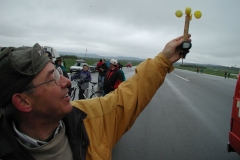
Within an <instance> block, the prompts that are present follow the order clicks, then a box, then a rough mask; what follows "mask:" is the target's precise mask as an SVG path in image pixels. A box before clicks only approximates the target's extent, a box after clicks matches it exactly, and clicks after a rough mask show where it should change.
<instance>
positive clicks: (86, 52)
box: [85, 47, 87, 60]
mask: <svg viewBox="0 0 240 160" xmlns="http://www.w3.org/2000/svg"><path fill="white" fill-rule="evenodd" d="M86 57H87V47H86V53H85V60H86Z"/></svg>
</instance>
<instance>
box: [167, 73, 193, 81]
mask: <svg viewBox="0 0 240 160" xmlns="http://www.w3.org/2000/svg"><path fill="white" fill-rule="evenodd" d="M171 74H173V75H175V76H177V77H179V78H181V79H183V80H184V81H189V80H188V79H185V78H183V77H181V76H179V75H177V74H175V73H171Z"/></svg>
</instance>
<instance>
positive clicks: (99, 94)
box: [90, 91, 103, 98]
mask: <svg viewBox="0 0 240 160" xmlns="http://www.w3.org/2000/svg"><path fill="white" fill-rule="evenodd" d="M102 94H103V93H102V91H96V92H93V91H92V94H91V96H90V98H94V97H101V96H102Z"/></svg>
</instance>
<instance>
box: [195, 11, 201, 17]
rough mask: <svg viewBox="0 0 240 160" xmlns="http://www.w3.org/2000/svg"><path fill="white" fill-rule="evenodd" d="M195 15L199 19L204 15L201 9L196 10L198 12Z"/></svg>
mask: <svg viewBox="0 0 240 160" xmlns="http://www.w3.org/2000/svg"><path fill="white" fill-rule="evenodd" d="M194 17H195V18H197V19H199V18H201V17H202V13H201V12H200V11H196V12H195V13H194Z"/></svg>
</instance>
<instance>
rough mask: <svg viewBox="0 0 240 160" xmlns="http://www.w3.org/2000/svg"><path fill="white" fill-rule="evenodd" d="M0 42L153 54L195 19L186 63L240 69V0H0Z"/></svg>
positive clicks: (102, 52) (79, 50)
mask: <svg viewBox="0 0 240 160" xmlns="http://www.w3.org/2000/svg"><path fill="white" fill-rule="evenodd" d="M0 2H1V3H0V4H1V5H0V17H1V20H0V46H15V47H18V46H22V45H25V46H33V45H34V44H35V43H39V44H40V45H42V46H52V47H54V48H55V49H56V50H57V51H62V52H65V51H67V52H75V53H86V47H87V53H94V54H98V55H101V56H110V55H111V56H120V55H121V56H131V57H139V58H153V57H154V56H155V55H156V54H157V53H159V52H161V51H162V49H163V47H164V46H165V44H166V43H167V42H168V41H170V40H171V39H173V38H176V37H178V36H180V35H182V34H183V28H184V21H185V16H183V17H181V18H177V17H176V16H175V11H177V10H182V11H183V13H184V12H185V8H186V7H191V9H192V13H194V12H195V11H197V10H200V11H201V12H202V17H201V19H195V18H193V19H192V21H191V22H190V28H189V33H191V34H192V45H193V47H192V49H191V52H190V53H189V54H188V55H187V57H186V59H185V60H184V61H186V62H194V63H204V64H219V65H229V66H235V65H236V66H238V67H240V53H239V48H240V31H239V29H240V18H239V12H240V0H0Z"/></svg>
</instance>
